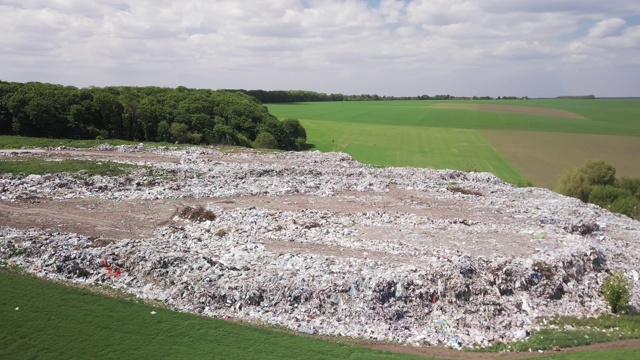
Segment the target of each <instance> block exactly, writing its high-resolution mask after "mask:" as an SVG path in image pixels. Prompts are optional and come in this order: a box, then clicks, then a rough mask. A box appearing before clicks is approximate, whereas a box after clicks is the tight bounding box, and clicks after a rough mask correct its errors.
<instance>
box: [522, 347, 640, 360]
mask: <svg viewBox="0 0 640 360" xmlns="http://www.w3.org/2000/svg"><path fill="white" fill-rule="evenodd" d="M639 358H640V350H636V349H608V350H594V351H579V352H573V353H566V354H554V355H549V356H541V357H535V358H531V359H537V360H544V359H553V360H602V359H606V360H631V359H639Z"/></svg>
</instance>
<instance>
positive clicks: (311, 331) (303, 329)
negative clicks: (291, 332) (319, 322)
mask: <svg viewBox="0 0 640 360" xmlns="http://www.w3.org/2000/svg"><path fill="white" fill-rule="evenodd" d="M298 332H301V333H303V334H307V335H314V334H315V333H316V329H314V328H309V327H301V328H299V329H298Z"/></svg>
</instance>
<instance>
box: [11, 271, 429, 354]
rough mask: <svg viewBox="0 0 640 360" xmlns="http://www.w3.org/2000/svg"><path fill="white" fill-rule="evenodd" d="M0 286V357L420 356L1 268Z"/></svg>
mask: <svg viewBox="0 0 640 360" xmlns="http://www.w3.org/2000/svg"><path fill="white" fill-rule="evenodd" d="M0 284H2V286H0V319H2V321H0V344H1V346H0V358H1V359H27V358H47V359H93V358H96V359H97V358H128V359H160V358H164V359H178V358H180V359H202V358H207V359H210V358H220V359H302V358H304V359H383V358H384V359H424V358H422V357H417V356H412V355H404V354H393V353H387V352H382V351H377V350H372V349H368V348H362V347H357V346H351V345H345V344H338V343H333V342H328V341H323V340H319V339H314V338H311V337H306V336H297V335H292V334H288V333H284V332H281V331H275V330H270V329H261V328H254V327H249V326H241V325H237V324H233V323H229V322H225V321H222V320H218V319H209V318H203V317H200V316H195V315H191V314H184V313H178V312H174V311H170V310H167V309H162V308H156V307H151V306H149V305H145V304H141V303H136V302H132V301H126V300H123V299H114V298H109V297H104V296H101V295H98V294H94V293H92V292H89V291H86V290H81V289H77V288H70V287H67V286H64V285H61V284H53V283H48V282H45V281H43V280H39V279H34V278H30V277H27V276H23V275H19V274H13V273H8V272H3V271H0ZM152 312H155V314H152Z"/></svg>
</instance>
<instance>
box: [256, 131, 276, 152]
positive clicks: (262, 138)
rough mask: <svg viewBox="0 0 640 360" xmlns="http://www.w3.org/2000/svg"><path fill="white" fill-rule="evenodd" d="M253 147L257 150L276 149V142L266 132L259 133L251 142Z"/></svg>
mask: <svg viewBox="0 0 640 360" xmlns="http://www.w3.org/2000/svg"><path fill="white" fill-rule="evenodd" d="M253 146H254V147H255V148H258V149H277V148H278V141H277V140H276V138H275V137H274V136H273V135H271V134H270V133H268V132H261V133H260V134H258V136H257V137H256V140H255V141H254V142H253Z"/></svg>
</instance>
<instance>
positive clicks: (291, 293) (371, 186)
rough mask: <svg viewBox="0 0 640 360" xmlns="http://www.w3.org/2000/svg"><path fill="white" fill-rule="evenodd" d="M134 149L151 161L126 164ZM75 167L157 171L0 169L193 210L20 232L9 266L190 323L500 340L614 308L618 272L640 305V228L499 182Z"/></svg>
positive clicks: (167, 152)
mask: <svg viewBox="0 0 640 360" xmlns="http://www.w3.org/2000/svg"><path fill="white" fill-rule="evenodd" d="M76 152H77V154H76ZM127 153H129V154H131V153H136V154H140V157H133V156H127V157H123V158H119V157H118V156H117V155H118V154H127ZM8 154H9V153H5V154H3V155H2V156H13V157H16V156H20V157H22V156H24V157H27V156H43V153H42V152H29V151H25V152H20V153H13V154H11V155H8ZM62 155H64V157H65V158H69V157H71V158H74V157H82V158H87V157H90V158H93V159H96V160H103V159H108V160H109V161H120V162H123V163H127V164H134V165H141V166H143V167H142V168H140V169H133V170H132V171H131V173H129V174H128V175H127V176H122V177H104V176H92V177H85V178H83V177H81V176H78V175H77V174H64V173H63V174H49V175H42V176H40V175H30V176H18V175H6V174H5V175H0V189H1V191H0V201H1V202H2V203H5V204H19V203H21V202H27V201H33V199H40V200H42V199H47V200H51V201H66V200H68V199H75V198H86V199H101V200H103V201H110V202H113V203H114V204H117V203H118V202H122V201H124V200H132V199H137V200H139V201H151V200H155V199H175V201H179V202H181V204H183V205H184V206H181V207H179V208H177V209H176V212H175V213H174V215H173V216H172V217H171V218H170V219H167V220H168V221H166V222H164V223H162V224H158V226H157V228H156V231H155V234H154V236H153V237H150V238H125V239H96V238H95V237H91V236H87V235H83V234H81V233H64V232H55V231H47V230H44V229H42V228H39V227H38V226H37V224H34V225H33V226H31V227H24V226H22V227H17V226H15V227H14V226H12V225H11V224H10V223H4V222H3V223H2V225H3V226H2V227H0V261H2V262H3V263H4V264H16V265H19V266H22V267H24V268H26V269H27V270H28V271H31V272H33V273H35V274H38V275H39V276H42V277H47V278H51V279H65V280H68V281H74V282H78V283H84V284H103V285H108V286H111V287H114V288H117V289H121V290H123V291H126V292H129V293H132V294H135V295H137V296H139V297H141V298H146V299H157V300H160V301H162V302H163V303H165V304H166V305H167V306H169V307H171V308H173V309H176V310H179V311H186V312H193V313H198V314H203V315H207V316H215V317H232V318H239V319H243V320H247V321H251V322H255V323H267V324H277V325H282V326H286V327H288V328H291V329H294V330H297V331H300V332H303V333H307V334H322V335H342V336H350V337H362V338H369V339H376V340H391V341H399V342H406V343H409V344H412V345H448V346H452V347H477V346H486V345H489V344H491V343H493V342H496V341H511V340H519V339H523V338H526V337H527V336H528V334H530V332H531V331H534V330H537V329H539V328H540V327H541V326H544V322H543V320H542V319H545V318H551V317H555V316H560V315H572V316H596V315H598V314H602V313H606V312H607V311H608V308H607V304H606V303H605V302H604V300H603V298H602V296H601V294H600V288H601V285H602V283H603V281H604V280H605V279H606V277H607V276H608V273H610V272H611V271H620V272H622V273H624V274H625V275H626V276H627V278H628V279H629V281H630V284H632V285H635V287H634V289H633V297H632V301H633V302H634V303H637V302H638V301H639V300H640V294H639V289H640V286H639V285H640V284H639V281H640V280H639V276H638V272H639V271H640V268H639V266H640V265H639V264H640V237H638V234H640V222H637V221H634V220H632V219H629V218H626V217H624V216H622V215H617V214H612V213H610V212H608V211H606V210H603V209H601V208H599V207H596V206H594V205H589V204H584V203H582V202H580V201H578V200H576V199H572V198H568V197H564V196H562V195H559V194H556V193H553V192H551V191H549V190H546V189H538V188H517V187H514V186H512V185H510V184H506V183H504V182H502V181H501V180H500V179H498V178H496V177H495V176H493V175H491V174H487V173H465V172H461V171H453V170H432V169H416V168H392V167H389V168H376V167H370V166H366V165H363V164H360V163H358V162H356V161H354V160H353V159H351V158H350V157H349V156H348V155H345V154H341V153H319V152H305V153H258V152H235V153H234V152H231V153H223V152H220V151H217V150H214V149H205V148H187V149H178V150H176V149H168V148H146V147H144V146H139V145H138V146H130V147H126V146H123V147H110V146H101V147H100V149H94V150H92V151H91V152H90V153H83V152H82V151H80V150H73V149H57V150H56V149H49V151H48V152H46V156H47V157H49V158H52V159H56V158H59V157H61V156H62ZM196 205H197V206H196ZM34 206H37V204H36V205H34ZM30 211H35V210H30ZM87 211H90V210H87ZM0 219H2V216H0ZM101 240H104V241H101ZM107 240H108V241H107Z"/></svg>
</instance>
